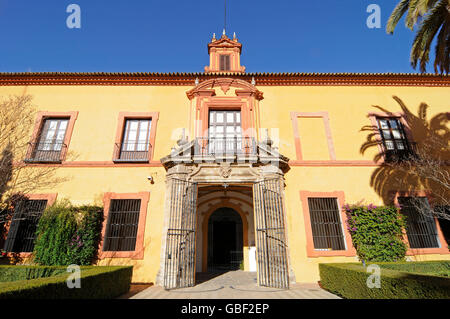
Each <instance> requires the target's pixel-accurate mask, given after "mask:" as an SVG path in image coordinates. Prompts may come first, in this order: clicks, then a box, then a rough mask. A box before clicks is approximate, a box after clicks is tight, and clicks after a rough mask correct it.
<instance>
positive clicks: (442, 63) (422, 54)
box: [386, 0, 450, 74]
mask: <svg viewBox="0 0 450 319" xmlns="http://www.w3.org/2000/svg"><path fill="white" fill-rule="evenodd" d="M405 13H406V21H405V24H406V26H407V27H408V28H409V29H411V30H413V29H414V26H415V25H416V24H418V29H417V33H416V36H415V38H414V42H413V45H412V48H411V65H412V66H413V67H414V68H416V67H417V64H418V62H420V71H421V72H422V73H424V72H426V65H427V63H428V61H429V55H430V46H431V43H432V42H433V39H434V38H435V37H436V35H437V40H436V41H437V43H436V47H435V53H436V56H435V59H434V71H435V72H436V73H439V72H440V73H444V72H445V73H447V74H448V73H449V69H450V0H401V1H400V2H399V3H398V4H397V6H396V7H395V9H394V11H393V12H392V13H391V16H390V17H389V20H388V23H387V27H386V31H387V33H389V34H392V33H394V29H395V27H396V26H397V23H398V22H399V21H400V19H401V17H402V16H403V15H404V14H405Z"/></svg>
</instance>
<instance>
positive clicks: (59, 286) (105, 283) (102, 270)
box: [0, 266, 133, 299]
mask: <svg viewBox="0 0 450 319" xmlns="http://www.w3.org/2000/svg"><path fill="white" fill-rule="evenodd" d="M3 267H7V266H3ZM10 267H14V270H13V271H19V272H21V273H22V275H23V274H25V273H26V272H27V271H26V270H22V269H20V268H19V267H24V268H27V267H26V266H10ZM0 268H2V267H0ZM40 268H41V270H40V274H44V273H46V274H48V273H49V272H52V271H53V273H54V274H56V270H57V269H59V271H63V272H64V273H60V274H57V275H54V276H43V277H41V278H37V279H31V280H19V281H12V282H0V299H108V298H115V297H118V296H120V295H123V294H125V293H127V292H128V291H129V289H130V283H131V277H132V272H133V267H132V266H127V267H123V266H120V267H119V266H117V267H110V266H107V267H102V266H91V267H81V288H72V289H70V288H68V287H67V282H66V280H67V278H68V276H69V275H70V274H69V273H67V272H66V268H65V267H53V268H52V267H47V266H40ZM45 269H52V270H45ZM17 277H20V276H17Z"/></svg>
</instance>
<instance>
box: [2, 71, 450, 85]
mask: <svg viewBox="0 0 450 319" xmlns="http://www.w3.org/2000/svg"><path fill="white" fill-rule="evenodd" d="M222 77H227V78H237V79H241V80H245V81H248V82H251V81H252V80H253V78H254V80H255V82H256V86H444V87H449V86H450V76H449V75H436V74H417V73H245V74H242V73H229V72H214V73H184V72H183V73H178V72H177V73H144V72H135V73H110V72H88V73H82V72H35V73H31V72H24V73H0V86H8V85H165V86H172V85H175V86H195V80H196V79H197V78H198V79H199V81H200V82H202V81H206V80H209V79H213V78H222Z"/></svg>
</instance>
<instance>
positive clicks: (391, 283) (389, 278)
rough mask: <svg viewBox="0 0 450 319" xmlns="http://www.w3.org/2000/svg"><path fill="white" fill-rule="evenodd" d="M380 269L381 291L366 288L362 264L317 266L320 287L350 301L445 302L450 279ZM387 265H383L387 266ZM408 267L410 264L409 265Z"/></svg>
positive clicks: (366, 274)
mask: <svg viewBox="0 0 450 319" xmlns="http://www.w3.org/2000/svg"><path fill="white" fill-rule="evenodd" d="M377 264H378V265H379V266H380V267H381V287H380V288H369V287H368V286H367V278H368V277H369V276H370V275H371V273H368V272H366V268H365V267H363V266H362V265H361V264H355V263H345V264H319V272H320V283H321V286H322V287H323V288H324V289H326V290H328V291H330V292H332V293H335V294H337V295H339V296H341V297H344V298H349V299H368V298H373V299H425V298H426V299H448V298H450V279H448V278H442V277H436V276H427V275H420V274H414V273H409V272H401V271H397V270H393V269H387V268H385V267H384V265H383V263H377ZM387 264H388V263H386V265H387ZM410 264H413V263H412V262H410Z"/></svg>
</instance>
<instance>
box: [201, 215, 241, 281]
mask: <svg viewBox="0 0 450 319" xmlns="http://www.w3.org/2000/svg"><path fill="white" fill-rule="evenodd" d="M207 258H208V272H209V273H218V272H226V271H230V270H238V269H243V262H244V258H243V228H242V219H241V216H240V215H239V213H237V212H236V211H235V210H234V209H232V208H229V207H222V208H219V209H217V210H216V211H215V212H214V213H212V214H211V216H210V217H209V220H208V257H207Z"/></svg>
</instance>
